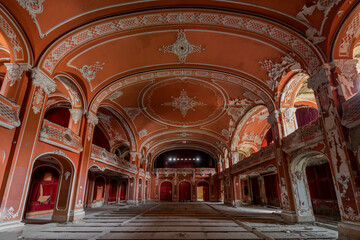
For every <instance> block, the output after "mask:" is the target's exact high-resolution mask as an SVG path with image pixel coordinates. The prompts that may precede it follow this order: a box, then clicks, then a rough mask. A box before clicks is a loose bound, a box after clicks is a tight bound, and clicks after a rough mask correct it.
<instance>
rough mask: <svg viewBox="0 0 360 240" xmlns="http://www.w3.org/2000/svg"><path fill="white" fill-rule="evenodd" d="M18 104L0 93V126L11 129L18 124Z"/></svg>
mask: <svg viewBox="0 0 360 240" xmlns="http://www.w3.org/2000/svg"><path fill="white" fill-rule="evenodd" d="M19 110H20V107H19V105H17V104H15V103H13V102H11V101H10V100H8V99H7V98H5V97H4V96H2V95H0V126H2V127H5V128H8V129H13V128H15V127H18V126H20V119H19Z"/></svg>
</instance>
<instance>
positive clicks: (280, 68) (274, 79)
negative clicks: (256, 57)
mask: <svg viewBox="0 0 360 240" xmlns="http://www.w3.org/2000/svg"><path fill="white" fill-rule="evenodd" d="M291 55H294V54H291ZM281 60H282V62H278V63H275V62H273V61H272V60H270V59H267V60H264V61H263V62H262V61H259V64H260V66H261V68H263V69H265V70H266V71H267V72H268V76H269V77H270V79H269V80H266V84H267V85H268V87H269V88H270V89H271V90H273V91H274V90H275V89H276V88H277V86H278V84H279V83H278V81H281V79H282V78H283V77H284V76H285V75H286V73H287V70H289V71H294V72H300V71H301V65H300V63H298V62H297V61H296V60H295V59H294V58H293V57H292V56H290V55H286V56H284V57H282V58H281Z"/></svg>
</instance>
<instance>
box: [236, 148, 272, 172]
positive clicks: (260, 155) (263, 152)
mask: <svg viewBox="0 0 360 240" xmlns="http://www.w3.org/2000/svg"><path fill="white" fill-rule="evenodd" d="M274 158H275V149H274V144H271V145H269V146H266V147H263V148H261V149H260V150H259V151H258V152H255V153H253V154H251V155H250V156H249V157H247V158H244V159H243V160H241V161H239V162H238V163H236V164H235V165H233V167H232V168H231V173H237V172H239V171H242V170H244V169H246V168H250V167H253V166H255V165H257V164H261V163H263V162H265V161H268V160H271V159H274Z"/></svg>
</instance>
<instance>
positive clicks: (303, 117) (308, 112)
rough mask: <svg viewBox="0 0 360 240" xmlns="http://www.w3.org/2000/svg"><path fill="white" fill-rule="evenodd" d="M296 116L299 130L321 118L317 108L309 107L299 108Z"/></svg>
mask: <svg viewBox="0 0 360 240" xmlns="http://www.w3.org/2000/svg"><path fill="white" fill-rule="evenodd" d="M295 114H296V121H297V125H298V128H299V127H302V126H304V125H306V124H308V123H309V122H312V121H313V120H315V119H316V118H318V117H319V112H318V110H317V109H316V108H313V107H307V106H304V107H300V108H297V109H296V112H295Z"/></svg>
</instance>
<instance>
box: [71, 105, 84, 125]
mask: <svg viewBox="0 0 360 240" xmlns="http://www.w3.org/2000/svg"><path fill="white" fill-rule="evenodd" d="M69 111H70V114H71V118H72V120H73V121H74V122H75V123H76V124H77V123H78V122H79V120H80V119H81V116H82V115H83V114H84V112H85V110H84V109H69Z"/></svg>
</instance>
